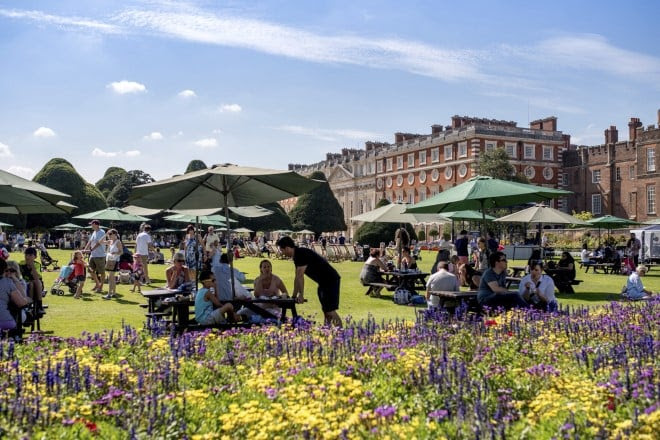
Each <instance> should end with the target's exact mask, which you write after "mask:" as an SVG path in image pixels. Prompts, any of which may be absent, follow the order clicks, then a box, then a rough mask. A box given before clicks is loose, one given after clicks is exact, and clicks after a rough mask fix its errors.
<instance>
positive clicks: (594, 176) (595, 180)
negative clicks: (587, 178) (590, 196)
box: [591, 170, 600, 183]
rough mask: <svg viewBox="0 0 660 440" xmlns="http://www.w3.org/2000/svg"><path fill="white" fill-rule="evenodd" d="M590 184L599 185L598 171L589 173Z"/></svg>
mask: <svg viewBox="0 0 660 440" xmlns="http://www.w3.org/2000/svg"><path fill="white" fill-rule="evenodd" d="M591 183H600V170H593V171H592V172H591Z"/></svg>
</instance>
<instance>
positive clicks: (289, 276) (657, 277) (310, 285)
mask: <svg viewBox="0 0 660 440" xmlns="http://www.w3.org/2000/svg"><path fill="white" fill-rule="evenodd" d="M49 252H50V254H51V256H52V257H53V258H55V259H59V261H60V263H66V262H67V261H68V259H69V258H70V255H71V252H70V251H59V250H51V251H49ZM15 256H16V255H15V254H14V257H15ZM422 258H423V259H422V261H420V262H419V265H420V267H421V269H422V270H424V271H427V272H428V271H429V270H430V268H431V265H432V264H433V261H434V259H435V253H431V252H422ZM259 261H260V259H257V258H250V257H248V258H242V259H239V260H237V261H236V267H237V268H238V269H239V270H242V271H244V272H246V273H247V276H248V281H251V280H253V279H254V278H255V276H257V274H258V272H259V269H258V267H259ZM271 261H272V263H273V272H274V273H275V274H277V275H278V276H280V277H281V278H282V279H283V280H284V283H285V284H286V286H287V287H288V288H289V290H292V287H293V274H294V266H293V263H292V262H291V261H283V260H275V259H272V260H271ZM524 263H525V262H523V261H513V262H511V263H510V265H512V266H515V265H522V264H524ZM333 265H334V267H335V268H336V269H337V270H338V271H339V273H340V274H341V276H342V289H341V298H340V306H339V313H340V315H341V316H342V317H344V318H345V317H348V316H350V317H352V318H353V319H354V320H360V319H364V318H366V317H367V316H368V315H370V314H371V315H373V316H374V317H375V318H376V319H377V320H378V321H380V320H390V319H397V318H398V319H414V316H415V309H414V308H413V307H406V306H399V305H395V304H394V303H393V302H392V300H391V293H389V292H387V293H385V294H384V295H383V297H382V298H370V297H368V296H365V295H364V292H365V291H366V288H365V287H363V286H362V285H361V284H360V281H359V274H360V269H361V267H362V263H360V262H349V261H346V262H342V263H336V264H333ZM165 267H166V266H163V265H150V266H149V271H150V275H151V279H152V280H153V282H154V285H155V286H162V285H164V279H165V276H164V274H165ZM58 272H59V271H55V272H44V274H43V277H44V284H45V286H46V289H50V287H51V285H52V284H53V282H54V280H55V278H56V277H57V275H58ZM577 278H578V279H581V280H584V282H583V283H582V284H580V285H579V286H576V287H577V289H576V292H577V294H576V295H559V296H558V299H559V302H560V303H561V304H571V305H599V304H605V303H607V302H609V301H611V300H612V299H614V298H617V296H618V295H616V294H617V293H618V292H619V291H620V290H621V286H622V285H623V284H625V281H626V278H625V277H624V276H622V275H605V274H592V273H588V274H585V273H584V272H583V271H579V272H578V276H577ZM644 283H645V285H646V287H647V288H650V289H651V290H653V291H658V290H660V268H654V269H653V270H651V271H650V272H649V273H648V274H647V276H646V277H645V278H644ZM305 285H306V289H305V291H306V295H305V296H306V297H307V298H308V300H309V301H308V302H307V303H305V304H302V305H299V306H298V313H299V314H301V315H303V316H305V317H307V318H311V319H315V320H317V321H322V315H321V306H320V304H319V302H318V299H317V298H316V284H315V283H314V282H312V281H311V280H309V279H307V278H306V279H305ZM91 287H93V282H92V281H91V280H90V279H88V280H87V282H86V284H85V293H84V295H83V299H82V300H75V299H74V298H73V296H72V295H71V294H69V293H68V290H66V289H65V291H66V292H67V293H66V294H65V296H62V297H60V296H54V295H51V294H50V293H49V294H48V296H46V298H45V300H44V303H45V304H48V306H49V308H48V311H47V315H46V316H45V317H44V318H43V320H42V322H41V327H42V329H43V330H46V331H52V332H53V334H55V335H57V336H65V337H66V336H78V335H80V333H81V332H85V331H86V332H90V333H96V332H101V331H103V330H105V329H117V328H119V327H120V326H121V324H122V322H124V323H125V324H130V325H132V326H134V327H137V328H141V327H142V326H143V325H144V321H145V318H144V312H145V309H143V308H140V307H138V304H141V303H145V302H146V301H145V300H144V299H143V298H142V296H141V295H140V294H138V293H132V292H130V289H131V288H132V286H129V285H118V287H117V293H118V297H117V298H115V299H113V300H110V301H106V300H104V299H102V298H101V295H100V294H96V293H90V290H91ZM143 288H146V289H149V287H143ZM106 292H107V285H106Z"/></svg>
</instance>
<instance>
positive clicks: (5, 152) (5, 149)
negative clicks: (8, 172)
mask: <svg viewBox="0 0 660 440" xmlns="http://www.w3.org/2000/svg"><path fill="white" fill-rule="evenodd" d="M0 157H3V158H4V157H14V155H13V153H12V152H11V148H9V145H6V144H3V143H2V142H0Z"/></svg>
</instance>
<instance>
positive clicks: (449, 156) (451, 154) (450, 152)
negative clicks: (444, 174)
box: [445, 145, 454, 162]
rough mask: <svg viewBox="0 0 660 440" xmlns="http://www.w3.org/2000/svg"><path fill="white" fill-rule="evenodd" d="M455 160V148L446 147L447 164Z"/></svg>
mask: <svg viewBox="0 0 660 440" xmlns="http://www.w3.org/2000/svg"><path fill="white" fill-rule="evenodd" d="M453 158H454V147H453V146H451V145H445V162H446V161H448V160H452V159H453Z"/></svg>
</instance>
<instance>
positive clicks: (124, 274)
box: [118, 252, 133, 284]
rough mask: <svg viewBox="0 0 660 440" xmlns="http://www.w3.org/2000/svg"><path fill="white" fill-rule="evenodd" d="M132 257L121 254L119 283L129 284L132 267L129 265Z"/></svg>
mask: <svg viewBox="0 0 660 440" xmlns="http://www.w3.org/2000/svg"><path fill="white" fill-rule="evenodd" d="M131 261H133V257H132V256H131V254H129V253H126V252H125V253H123V254H121V255H120V256H119V280H118V281H119V283H120V284H130V283H131V273H132V271H133V266H132V265H131Z"/></svg>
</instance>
